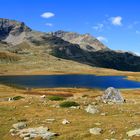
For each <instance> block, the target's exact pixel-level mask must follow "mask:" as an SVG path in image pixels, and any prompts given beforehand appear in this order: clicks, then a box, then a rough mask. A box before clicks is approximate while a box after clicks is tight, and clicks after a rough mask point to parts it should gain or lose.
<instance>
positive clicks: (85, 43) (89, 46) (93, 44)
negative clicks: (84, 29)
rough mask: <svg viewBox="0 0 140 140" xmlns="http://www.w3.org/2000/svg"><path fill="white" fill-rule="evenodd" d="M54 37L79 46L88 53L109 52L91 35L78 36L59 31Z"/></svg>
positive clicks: (73, 33)
mask: <svg viewBox="0 0 140 140" xmlns="http://www.w3.org/2000/svg"><path fill="white" fill-rule="evenodd" d="M52 34H53V35H54V36H57V37H60V38H62V39H63V40H65V41H68V42H71V43H73V44H78V45H79V46H80V48H81V49H84V50H86V51H89V52H92V51H98V50H109V48H107V47H106V46H105V45H104V44H103V43H101V42H100V41H99V40H97V39H96V38H95V37H93V36H91V35H90V34H82V35H81V34H78V33H75V32H65V31H61V30H60V31H57V32H54V33H52Z"/></svg>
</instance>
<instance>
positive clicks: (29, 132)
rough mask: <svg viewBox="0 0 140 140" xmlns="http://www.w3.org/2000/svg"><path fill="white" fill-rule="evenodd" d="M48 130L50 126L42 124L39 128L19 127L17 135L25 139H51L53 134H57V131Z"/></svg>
mask: <svg viewBox="0 0 140 140" xmlns="http://www.w3.org/2000/svg"><path fill="white" fill-rule="evenodd" d="M48 130H49V129H48V127H42V126H41V127H37V128H26V129H19V131H18V132H17V133H16V135H17V136H19V137H20V138H23V139H24V140H29V139H35V138H38V137H40V138H41V139H44V140H50V139H51V138H52V137H53V136H56V135H57V134H56V133H53V132H49V131H48Z"/></svg>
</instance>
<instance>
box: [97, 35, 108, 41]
mask: <svg viewBox="0 0 140 140" xmlns="http://www.w3.org/2000/svg"><path fill="white" fill-rule="evenodd" d="M97 39H98V40H99V41H101V42H102V41H103V42H108V39H107V38H106V37H104V36H98V37H97Z"/></svg>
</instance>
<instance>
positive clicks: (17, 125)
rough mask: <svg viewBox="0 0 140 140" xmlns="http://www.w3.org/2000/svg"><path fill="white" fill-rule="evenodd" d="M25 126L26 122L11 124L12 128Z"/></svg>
mask: <svg viewBox="0 0 140 140" xmlns="http://www.w3.org/2000/svg"><path fill="white" fill-rule="evenodd" d="M26 126H27V124H26V123H25V122H19V123H16V124H13V128H15V129H23V128H25V127H26Z"/></svg>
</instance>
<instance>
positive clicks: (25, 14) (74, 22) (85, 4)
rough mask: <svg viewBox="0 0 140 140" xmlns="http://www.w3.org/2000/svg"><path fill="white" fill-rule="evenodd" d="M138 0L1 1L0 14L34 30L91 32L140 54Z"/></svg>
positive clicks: (106, 40)
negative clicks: (23, 23)
mask: <svg viewBox="0 0 140 140" xmlns="http://www.w3.org/2000/svg"><path fill="white" fill-rule="evenodd" d="M139 13H140V1H139V0H0V17H1V18H9V19H15V20H19V21H24V22H25V23H26V24H27V25H28V26H30V27H31V28H32V29H35V30H39V31H44V32H49V31H56V30H65V31H75V32H78V33H90V34H92V35H93V36H95V37H97V38H98V39H99V40H101V41H102V42H103V43H104V44H106V45H107V46H108V47H109V48H112V49H115V50H126V51H133V52H136V53H140V16H139Z"/></svg>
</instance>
